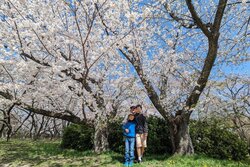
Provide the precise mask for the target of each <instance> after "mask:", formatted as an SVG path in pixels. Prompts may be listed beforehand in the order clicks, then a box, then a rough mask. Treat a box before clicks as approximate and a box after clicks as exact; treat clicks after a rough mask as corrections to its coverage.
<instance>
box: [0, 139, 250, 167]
mask: <svg viewBox="0 0 250 167" xmlns="http://www.w3.org/2000/svg"><path fill="white" fill-rule="evenodd" d="M122 160H123V155H121V154H118V153H114V152H107V153H103V154H99V155H98V154H95V153H93V152H92V151H84V152H80V151H75V150H64V149H61V148H60V141H47V140H39V141H31V140H11V141H10V142H6V141H3V140H0V164H1V165H0V166H4V165H5V166H18V167H19V166H92V167H94V166H96V167H97V166H100V167H102V166H107V167H119V166H123V165H122ZM249 164H250V160H246V161H241V162H235V161H231V160H216V159H212V158H208V157H205V156H200V155H192V156H182V157H180V156H171V157H169V156H167V155H147V156H146V157H145V161H144V162H143V163H142V164H135V165H134V166H135V167H144V166H145V167H165V166H168V167H196V166H197V167H225V166H226V167H247V166H249Z"/></svg>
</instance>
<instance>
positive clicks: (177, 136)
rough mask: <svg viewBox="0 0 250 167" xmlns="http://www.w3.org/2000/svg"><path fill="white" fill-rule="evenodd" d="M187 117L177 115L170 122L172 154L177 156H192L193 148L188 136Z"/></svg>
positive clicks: (186, 115) (185, 115)
mask: <svg viewBox="0 0 250 167" xmlns="http://www.w3.org/2000/svg"><path fill="white" fill-rule="evenodd" d="M189 117H190V116H189V115H188V114H184V113H183V114H182V115H177V116H176V117H175V119H174V121H170V122H169V123H170V139H171V144H172V152H173V153H175V154H179V155H187V154H193V153H194V148H193V144H192V140H191V137H190V134H189Z"/></svg>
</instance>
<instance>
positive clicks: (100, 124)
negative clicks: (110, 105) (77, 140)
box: [94, 114, 109, 153]
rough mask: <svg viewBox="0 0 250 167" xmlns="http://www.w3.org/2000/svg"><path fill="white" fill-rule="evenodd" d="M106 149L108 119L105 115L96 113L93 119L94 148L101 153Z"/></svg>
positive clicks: (107, 145) (107, 144) (107, 147)
mask: <svg viewBox="0 0 250 167" xmlns="http://www.w3.org/2000/svg"><path fill="white" fill-rule="evenodd" d="M108 149H109V143H108V121H107V118H106V116H105V115H103V114H101V115H99V114H97V118H96V121H95V134H94V150H95V152H96V153H101V152H104V151H107V150H108Z"/></svg>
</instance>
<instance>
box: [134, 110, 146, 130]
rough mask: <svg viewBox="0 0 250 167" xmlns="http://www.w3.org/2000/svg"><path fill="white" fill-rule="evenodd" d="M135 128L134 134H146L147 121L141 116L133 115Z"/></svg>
mask: <svg viewBox="0 0 250 167" xmlns="http://www.w3.org/2000/svg"><path fill="white" fill-rule="evenodd" d="M135 121H136V128H135V132H136V133H138V134H143V133H148V123H147V119H146V117H145V116H144V115H143V114H138V113H137V114H135Z"/></svg>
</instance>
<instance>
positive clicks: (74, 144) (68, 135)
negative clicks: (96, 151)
mask: <svg viewBox="0 0 250 167" xmlns="http://www.w3.org/2000/svg"><path fill="white" fill-rule="evenodd" d="M93 132H94V128H93V126H92V125H90V124H82V125H77V124H71V125H69V126H68V127H67V128H65V129H64V131H63V137H62V143H61V147H62V148H69V149H75V150H80V151H83V150H90V149H92V148H93Z"/></svg>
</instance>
